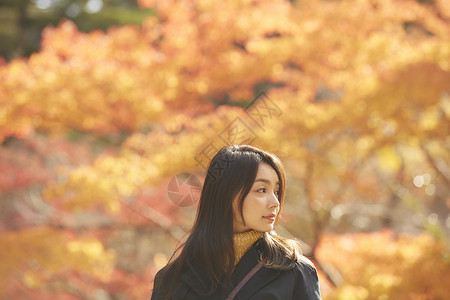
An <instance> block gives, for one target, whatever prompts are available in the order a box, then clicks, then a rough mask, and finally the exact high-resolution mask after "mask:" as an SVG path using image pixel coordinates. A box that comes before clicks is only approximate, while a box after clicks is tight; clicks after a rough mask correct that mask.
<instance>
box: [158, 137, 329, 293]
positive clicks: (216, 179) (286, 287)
mask: <svg viewBox="0 0 450 300" xmlns="http://www.w3.org/2000/svg"><path fill="white" fill-rule="evenodd" d="M285 192H286V179H285V174H284V170H283V166H282V164H281V162H280V160H279V159H278V158H277V157H276V156H274V155H273V154H270V153H267V152H265V151H263V150H260V149H258V148H255V147H252V146H247V145H244V146H226V147H223V148H222V149H221V150H220V151H219V152H218V153H217V154H216V155H215V156H214V158H213V159H212V160H211V163H210V165H209V168H208V173H207V175H206V178H205V183H204V185H203V190H202V194H201V197H200V203H199V207H198V211H197V217H196V220H195V223H194V226H193V228H192V230H191V232H190V234H189V236H188V238H187V240H186V242H185V243H184V244H183V245H182V247H180V248H178V251H175V254H176V253H178V255H175V254H174V255H173V256H172V259H171V261H169V263H168V264H167V266H165V267H164V268H162V269H161V270H160V271H159V272H158V273H157V274H156V276H155V281H154V289H153V293H152V298H151V299H152V300H159V299H219V300H220V299H254V300H260V299H282V300H288V299H302V300H317V299H321V298H320V291H319V282H318V278H317V272H316V269H315V268H314V266H313V264H312V263H311V262H310V261H309V260H308V259H307V258H305V257H304V256H302V255H301V250H300V247H299V245H298V243H297V242H295V241H294V240H289V239H285V238H282V237H279V236H277V235H276V234H275V232H274V231H273V230H274V226H275V225H276V224H277V222H278V219H279V217H280V211H281V209H282V207H283V202H284V196H285Z"/></svg>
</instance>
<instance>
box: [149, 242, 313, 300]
mask: <svg viewBox="0 0 450 300" xmlns="http://www.w3.org/2000/svg"><path fill="white" fill-rule="evenodd" d="M259 242H264V241H263V240H262V239H260V240H259V241H258V242H257V243H255V245H254V246H252V247H251V248H250V250H249V251H247V253H245V254H244V256H243V257H242V259H241V260H240V261H239V263H238V264H237V266H236V268H235V269H234V271H233V274H232V275H231V286H230V287H229V288H227V289H220V290H218V291H216V292H215V293H214V294H213V295H209V296H202V295H204V294H205V292H206V288H205V287H206V284H205V282H206V280H205V277H204V276H202V274H199V271H198V270H197V269H196V268H195V267H194V266H189V267H188V268H187V270H186V271H185V272H184V273H183V274H182V276H181V280H180V283H179V284H178V285H177V287H176V289H175V291H174V294H173V298H174V299H175V300H178V299H186V300H200V299H202V300H222V299H226V298H227V296H228V294H229V293H230V292H231V290H232V289H233V288H234V286H236V285H237V284H238V283H239V282H240V281H241V279H242V278H243V277H244V276H245V275H247V273H248V272H249V271H250V270H251V269H252V268H253V267H254V266H255V265H256V264H257V263H258V258H259V249H260V247H258V243H259ZM160 272H161V271H160ZM160 272H158V274H156V276H155V289H154V290H153V294H152V298H151V300H160V299H162V298H161V295H159V292H158V287H157V285H158V279H159V276H160V275H159V273H160ZM234 299H236V300H238V299H239V300H244V299H245V300H247V299H248V300H269V299H270V300H276V299H280V300H289V299H298V300H320V299H321V297H320V290H319V281H318V278H317V272H316V270H315V268H314V267H310V266H308V265H307V264H306V263H302V262H298V263H297V264H296V266H295V267H294V268H293V269H290V270H278V269H270V268H266V267H263V268H261V269H260V270H259V271H258V272H257V273H256V274H255V275H254V276H253V277H252V278H251V279H250V280H249V281H248V282H247V283H246V284H245V285H244V286H243V287H242V289H241V290H240V291H239V293H238V294H237V295H236V297H235V298H234Z"/></svg>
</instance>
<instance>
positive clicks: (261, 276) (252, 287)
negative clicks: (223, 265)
mask: <svg viewBox="0 0 450 300" xmlns="http://www.w3.org/2000/svg"><path fill="white" fill-rule="evenodd" d="M263 243H264V239H262V238H261V239H259V240H258V241H257V242H256V243H255V244H254V245H253V247H252V248H250V250H248V251H247V253H246V254H245V255H244V256H243V257H242V259H241V260H240V261H239V263H238V264H237V266H236V268H235V269H234V272H233V274H232V275H231V282H232V284H233V288H234V286H236V285H237V284H238V283H239V282H240V281H241V280H242V278H244V277H245V275H247V274H248V272H250V270H251V269H253V267H254V266H256V264H257V263H258V259H259V258H260V256H261V252H262V248H263V247H261V245H262V244H263ZM278 275H280V271H279V270H277V269H269V268H266V267H263V268H261V269H260V270H259V271H258V272H257V273H256V274H255V275H254V276H253V277H252V278H251V279H250V280H249V281H248V282H247V283H246V284H245V285H244V286H243V287H242V289H241V290H240V292H239V293H238V295H239V298H240V299H248V298H250V297H251V296H252V295H253V294H254V293H256V292H257V291H258V290H260V289H261V288H262V287H263V286H265V285H267V284H269V283H270V282H271V281H272V280H274V279H275V278H276V277H278ZM230 292H231V291H230Z"/></svg>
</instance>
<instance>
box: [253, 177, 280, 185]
mask: <svg viewBox="0 0 450 300" xmlns="http://www.w3.org/2000/svg"><path fill="white" fill-rule="evenodd" d="M257 181H262V182H264V183H267V184H270V180H268V179H264V178H258V179H255V182H257ZM277 184H278V185H279V184H280V182H279V181H277V182H275V185H277Z"/></svg>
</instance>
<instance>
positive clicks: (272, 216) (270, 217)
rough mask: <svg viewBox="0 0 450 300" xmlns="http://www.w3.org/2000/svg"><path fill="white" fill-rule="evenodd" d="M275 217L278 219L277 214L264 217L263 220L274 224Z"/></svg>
mask: <svg viewBox="0 0 450 300" xmlns="http://www.w3.org/2000/svg"><path fill="white" fill-rule="evenodd" d="M275 217H276V216H275V214H270V215H267V216H264V217H263V218H264V219H267V220H269V221H272V222H273V221H275Z"/></svg>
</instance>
